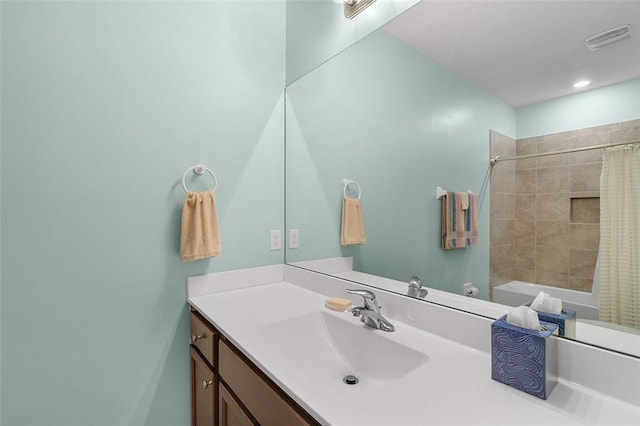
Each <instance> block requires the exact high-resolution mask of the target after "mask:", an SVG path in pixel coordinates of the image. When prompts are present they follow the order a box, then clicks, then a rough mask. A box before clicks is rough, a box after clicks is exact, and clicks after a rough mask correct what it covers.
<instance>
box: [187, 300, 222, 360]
mask: <svg viewBox="0 0 640 426" xmlns="http://www.w3.org/2000/svg"><path fill="white" fill-rule="evenodd" d="M190 314H191V344H193V345H194V346H195V347H196V348H198V351H200V353H201V354H202V356H204V358H205V359H206V360H207V362H208V363H209V364H210V365H211V366H213V367H214V368H216V367H217V365H216V364H217V361H218V360H217V359H216V350H215V348H216V340H217V339H218V332H217V331H215V330H214V329H213V328H212V327H211V326H209V324H207V322H206V320H205V319H204V318H202V317H200V316H199V315H198V314H197V313H196V312H193V311H192V312H191V313H190Z"/></svg>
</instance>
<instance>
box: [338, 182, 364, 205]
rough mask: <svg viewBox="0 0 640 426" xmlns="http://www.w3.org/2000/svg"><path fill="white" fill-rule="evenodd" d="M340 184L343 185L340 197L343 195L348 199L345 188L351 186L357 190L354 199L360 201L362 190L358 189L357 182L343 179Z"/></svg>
mask: <svg viewBox="0 0 640 426" xmlns="http://www.w3.org/2000/svg"><path fill="white" fill-rule="evenodd" d="M342 183H343V184H344V187H343V188H342V195H344V198H345V199H346V198H348V197H347V187H348V186H349V185H351V184H353V185H355V187H356V188H357V193H358V198H356V200H359V199H360V197H361V196H362V189H361V188H360V184H359V183H358V182H356V181H355V180H350V179H343V180H342Z"/></svg>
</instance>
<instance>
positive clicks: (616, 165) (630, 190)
mask: <svg viewBox="0 0 640 426" xmlns="http://www.w3.org/2000/svg"><path fill="white" fill-rule="evenodd" d="M596 274H597V277H596V282H597V284H598V286H599V290H597V289H596V288H594V291H597V292H598V295H597V296H599V299H600V320H602V321H608V322H612V323H616V324H622V325H627V326H631V327H638V328H640V144H633V145H624V146H620V147H615V148H608V149H606V150H605V152H604V156H603V163H602V175H601V177H600V249H599V252H598V267H597V270H596Z"/></svg>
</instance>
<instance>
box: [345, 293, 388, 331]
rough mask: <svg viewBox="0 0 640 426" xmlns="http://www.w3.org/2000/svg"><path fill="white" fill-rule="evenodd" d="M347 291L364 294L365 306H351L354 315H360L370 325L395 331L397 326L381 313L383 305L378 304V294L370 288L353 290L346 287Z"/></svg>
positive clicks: (361, 319)
mask: <svg viewBox="0 0 640 426" xmlns="http://www.w3.org/2000/svg"><path fill="white" fill-rule="evenodd" d="M345 291H346V292H347V293H350V294H357V295H359V296H362V300H363V306H355V307H353V308H351V313H352V314H353V316H354V317H358V316H359V317H360V321H362V323H364V324H366V325H368V326H369V327H373V328H377V329H378V330H382V331H395V330H396V328H395V327H394V326H393V324H391V323H390V322H389V321H387V319H386V318H385V317H383V316H382V314H381V313H380V309H382V307H381V306H378V301H377V300H376V295H375V294H373V292H371V291H369V290H351V289H346V290H345Z"/></svg>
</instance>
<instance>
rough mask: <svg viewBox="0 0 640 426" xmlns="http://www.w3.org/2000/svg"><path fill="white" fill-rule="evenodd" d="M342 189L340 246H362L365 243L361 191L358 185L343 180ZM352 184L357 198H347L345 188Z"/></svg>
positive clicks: (351, 181)
mask: <svg viewBox="0 0 640 426" xmlns="http://www.w3.org/2000/svg"><path fill="white" fill-rule="evenodd" d="M343 183H344V187H343V189H342V194H343V199H342V228H341V232H340V244H341V245H343V246H353V245H363V244H365V243H366V242H367V236H366V234H365V231H364V218H363V215H362V206H361V204H360V198H361V196H362V191H361V190H360V184H358V182H356V181H353V180H348V179H345V180H344V181H343ZM351 184H353V185H354V186H356V188H357V190H358V197H357V198H349V197H347V187H348V186H349V185H351Z"/></svg>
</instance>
